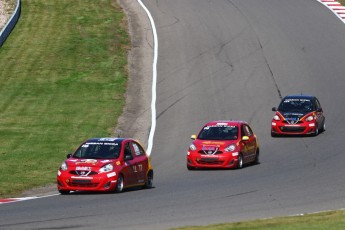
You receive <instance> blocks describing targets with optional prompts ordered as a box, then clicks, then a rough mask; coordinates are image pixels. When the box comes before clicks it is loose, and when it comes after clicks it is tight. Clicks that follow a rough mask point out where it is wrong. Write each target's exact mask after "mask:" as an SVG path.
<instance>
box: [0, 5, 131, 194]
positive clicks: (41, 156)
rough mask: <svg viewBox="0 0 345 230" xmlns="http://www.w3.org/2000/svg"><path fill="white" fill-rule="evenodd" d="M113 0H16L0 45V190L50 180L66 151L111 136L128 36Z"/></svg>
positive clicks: (15, 190)
mask: <svg viewBox="0 0 345 230" xmlns="http://www.w3.org/2000/svg"><path fill="white" fill-rule="evenodd" d="M126 31H127V28H126V20H125V18H124V14H123V12H121V10H120V8H119V7H118V5H116V3H115V1H113V0H97V1H95V0H74V1H71V0H49V1H47V0H23V1H22V11H21V17H20V20H19V22H18V24H17V25H16V27H15V29H14V30H13V31H12V33H11V35H10V37H9V38H8V39H7V41H6V42H5V43H4V45H3V46H2V47H1V48H0V70H1V71H0V98H1V100H0V197H10V196H13V195H17V194H20V192H22V191H23V190H25V189H29V188H32V187H35V186H41V185H46V184H51V183H55V177H56V173H57V169H58V167H59V165H60V164H61V162H62V161H63V160H64V159H65V157H66V154H67V153H68V152H71V151H73V150H74V149H75V148H76V147H77V145H78V144H79V143H80V142H81V141H83V140H85V139H87V138H89V137H96V136H111V135H114V134H113V133H114V127H115V126H116V122H117V118H118V116H119V115H120V114H121V113H122V109H123V106H124V93H125V89H126V83H127V71H126V65H127V50H128V47H129V37H128V34H127V32H126Z"/></svg>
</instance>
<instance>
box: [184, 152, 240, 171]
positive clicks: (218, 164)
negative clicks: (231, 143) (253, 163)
mask: <svg viewBox="0 0 345 230" xmlns="http://www.w3.org/2000/svg"><path fill="white" fill-rule="evenodd" d="M233 155H235V156H233ZM237 163H238V153H227V154H226V155H225V154H222V155H204V154H198V153H196V154H193V153H189V154H187V166H189V167H195V168H236V167H237Z"/></svg>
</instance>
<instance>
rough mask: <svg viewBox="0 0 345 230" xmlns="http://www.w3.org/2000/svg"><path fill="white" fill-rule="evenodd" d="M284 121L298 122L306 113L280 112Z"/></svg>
mask: <svg viewBox="0 0 345 230" xmlns="http://www.w3.org/2000/svg"><path fill="white" fill-rule="evenodd" d="M280 114H281V115H283V117H284V118H285V119H286V120H300V119H301V118H302V117H304V116H305V115H306V114H307V113H303V112H280Z"/></svg>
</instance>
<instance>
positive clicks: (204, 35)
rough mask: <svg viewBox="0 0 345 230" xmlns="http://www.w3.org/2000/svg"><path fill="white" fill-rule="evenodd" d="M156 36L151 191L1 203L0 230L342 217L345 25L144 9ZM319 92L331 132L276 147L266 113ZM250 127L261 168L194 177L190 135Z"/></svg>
mask: <svg viewBox="0 0 345 230" xmlns="http://www.w3.org/2000/svg"><path fill="white" fill-rule="evenodd" d="M144 3H145V5H146V6H147V8H148V9H149V10H150V12H151V14H152V16H153V18H154V19H155V23H156V27H157V32H158V39H159V56H158V58H159V59H158V82H157V127H156V132H155V137H154V146H153V150H152V154H151V157H152V161H153V166H154V169H155V179H154V185H155V188H153V189H149V190H131V191H127V192H125V193H121V194H89V193H77V194H71V195H68V196H62V195H58V196H52V197H47V198H42V199H34V200H27V201H22V202H14V203H8V204H2V205H1V206H0V229H96V228H97V229H167V228H170V227H177V226H184V225H206V224H212V223H219V222H233V221H239V220H247V219H256V218H266V217H273V216H285V215H295V214H300V213H306V212H317V211H322V210H331V209H340V208H345V183H344V175H345V167H344V163H345V152H344V140H343V139H344V133H345V125H344V123H343V115H344V114H345V106H344V104H345V103H344V98H345V92H344V89H345V71H344V68H345V59H344V51H345V24H344V23H343V22H342V21H341V20H339V18H337V17H336V16H335V15H334V14H333V13H332V12H331V11H330V10H328V9H327V8H326V7H325V6H323V5H322V4H320V3H319V2H317V1H316V0H304V1H300V0H284V1H282V0H281V1H277V0H213V1H209V0H189V1H186V0H174V1H171V0H155V1H149V0H145V1H144ZM290 93H308V94H314V95H316V96H317V97H318V98H319V100H320V102H321V105H322V107H323V109H324V111H325V116H326V129H327V130H326V132H324V133H321V134H320V135H319V136H317V137H304V138H271V136H270V122H271V118H272V116H273V112H272V111H271V108H272V107H273V106H277V105H278V103H279V101H280V96H285V95H286V94H290ZM214 119H234V120H236V119H239V120H246V121H248V122H249V123H250V124H251V126H252V128H253V129H254V131H255V132H256V134H257V135H258V138H259V141H260V145H261V157H260V162H261V164H259V165H255V166H248V167H245V168H243V169H241V170H201V171H188V170H187V168H186V163H185V156H186V151H187V148H188V146H189V144H190V135H191V134H195V133H197V132H198V131H199V129H200V128H201V126H202V125H203V124H204V123H206V122H207V121H209V120H214Z"/></svg>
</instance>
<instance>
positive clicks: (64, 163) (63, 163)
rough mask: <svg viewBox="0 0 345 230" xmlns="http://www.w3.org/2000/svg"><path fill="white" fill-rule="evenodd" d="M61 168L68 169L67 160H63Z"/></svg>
mask: <svg viewBox="0 0 345 230" xmlns="http://www.w3.org/2000/svg"><path fill="white" fill-rule="evenodd" d="M60 169H61V170H62V171H66V170H67V169H68V165H67V163H66V161H64V162H62V164H61V166H60Z"/></svg>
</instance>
